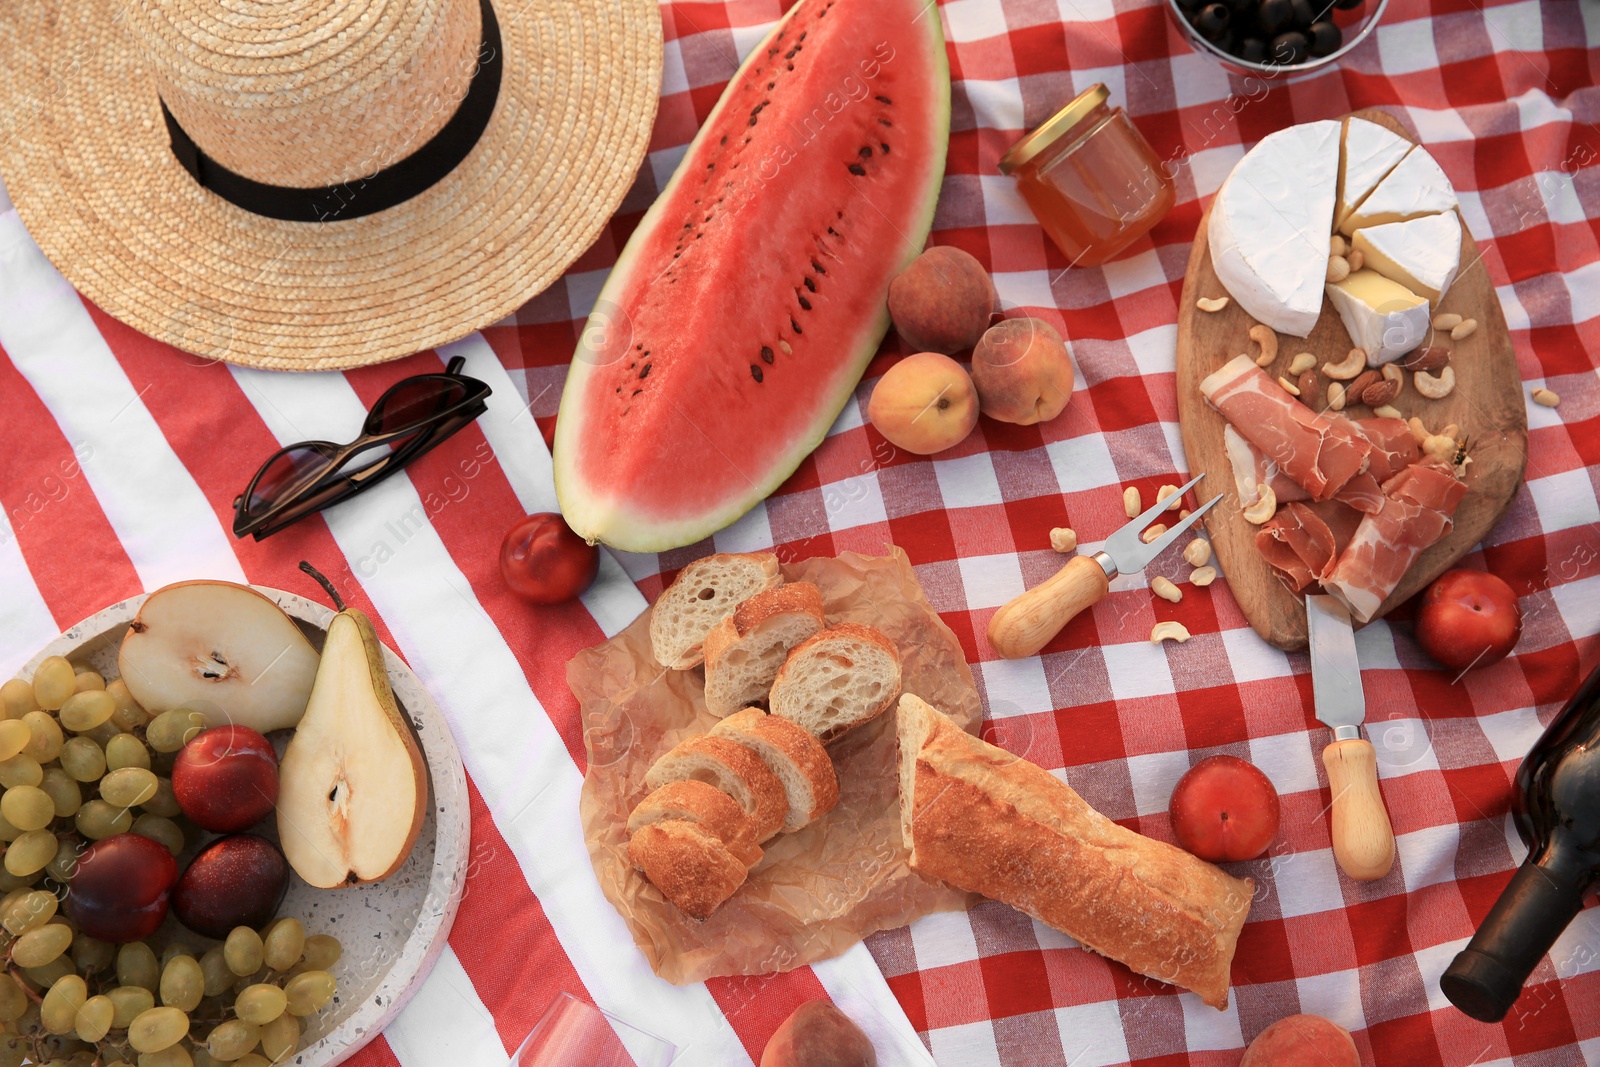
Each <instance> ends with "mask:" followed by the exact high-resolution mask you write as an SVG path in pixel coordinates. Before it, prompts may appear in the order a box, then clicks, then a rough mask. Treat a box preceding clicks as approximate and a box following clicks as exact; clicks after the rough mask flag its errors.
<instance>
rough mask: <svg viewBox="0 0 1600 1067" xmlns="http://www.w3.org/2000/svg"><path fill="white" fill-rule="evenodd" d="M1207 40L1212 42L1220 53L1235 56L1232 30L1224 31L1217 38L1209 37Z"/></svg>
mask: <svg viewBox="0 0 1600 1067" xmlns="http://www.w3.org/2000/svg"><path fill="white" fill-rule="evenodd" d="M1206 40H1208V41H1210V42H1211V43H1212V44H1213V45H1215V46H1216V47H1217V50H1218V51H1221V52H1226V53H1228V54H1229V55H1232V54H1233V31H1232V30H1223V31H1222V32H1221V33H1219V34H1217V35H1216V36H1215V37H1207V38H1206Z"/></svg>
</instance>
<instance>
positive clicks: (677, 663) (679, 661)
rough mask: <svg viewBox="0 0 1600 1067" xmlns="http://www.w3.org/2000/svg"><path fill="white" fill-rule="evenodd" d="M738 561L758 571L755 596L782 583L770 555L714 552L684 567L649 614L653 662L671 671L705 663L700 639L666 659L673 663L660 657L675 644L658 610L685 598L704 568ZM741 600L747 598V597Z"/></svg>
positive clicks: (702, 644) (662, 591)
mask: <svg viewBox="0 0 1600 1067" xmlns="http://www.w3.org/2000/svg"><path fill="white" fill-rule="evenodd" d="M737 561H743V562H747V563H750V564H753V565H754V566H755V567H756V568H757V569H758V570H759V571H760V573H761V580H762V584H761V588H760V589H759V590H757V593H760V592H764V591H768V590H771V589H773V588H775V587H777V586H779V585H781V584H782V582H783V575H782V574H781V573H780V572H779V570H778V557H777V556H776V555H774V554H773V553H771V552H716V553H713V554H712V555H709V556H703V557H701V558H700V559H697V560H695V561H694V562H692V563H689V564H687V565H686V566H685V567H684V568H683V569H682V570H680V571H679V572H678V576H677V577H676V578H674V579H673V580H672V582H671V584H670V585H668V586H667V587H666V588H665V589H663V590H661V595H660V596H658V597H657V598H656V602H655V607H654V609H652V611H651V616H650V647H651V652H652V654H653V655H654V656H655V657H656V662H658V663H660V664H661V665H662V666H663V667H667V668H669V669H671V670H679V671H686V670H691V669H693V668H694V667H697V666H699V665H700V664H701V663H702V662H703V661H704V660H705V649H704V639H703V638H702V640H701V641H700V642H696V643H695V644H693V645H691V646H690V647H689V648H688V649H686V650H685V651H683V652H682V653H680V654H678V655H677V656H676V657H675V658H674V657H670V656H669V657H667V658H671V659H672V662H670V663H669V662H667V659H664V658H663V656H662V652H663V649H664V648H666V647H667V646H669V645H672V644H675V642H674V641H673V640H672V638H671V636H670V635H669V634H668V633H667V630H666V626H667V624H666V622H665V620H664V619H663V618H662V615H661V612H660V610H659V609H660V607H661V605H662V603H663V602H666V603H669V604H670V603H671V601H672V600H673V599H674V598H679V597H686V596H688V595H689V594H688V587H689V586H691V585H693V584H695V583H696V582H698V581H700V580H701V579H700V577H699V576H700V575H701V574H703V573H704V572H705V571H706V569H708V568H714V567H719V566H726V565H728V564H731V563H734V562H737ZM753 595H754V594H753ZM744 599H749V598H748V597H746V598H744ZM740 603H742V601H740ZM737 607H738V604H737V603H735V604H730V605H728V608H727V610H728V611H729V612H732V611H734V610H735V609H736V608H737ZM712 625H713V626H715V625H716V624H715V623H713V624H712Z"/></svg>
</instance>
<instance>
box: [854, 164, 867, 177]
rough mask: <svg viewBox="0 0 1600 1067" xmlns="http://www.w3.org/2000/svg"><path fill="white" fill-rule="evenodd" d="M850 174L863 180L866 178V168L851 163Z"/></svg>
mask: <svg viewBox="0 0 1600 1067" xmlns="http://www.w3.org/2000/svg"><path fill="white" fill-rule="evenodd" d="M850 173H851V174H854V175H855V176H856V177H858V178H865V177H866V176H867V168H866V167H863V166H862V165H861V164H859V163H852V164H850Z"/></svg>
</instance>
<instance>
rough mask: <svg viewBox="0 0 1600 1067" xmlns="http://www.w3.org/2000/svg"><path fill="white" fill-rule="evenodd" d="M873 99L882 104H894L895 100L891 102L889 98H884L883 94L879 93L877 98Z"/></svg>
mask: <svg viewBox="0 0 1600 1067" xmlns="http://www.w3.org/2000/svg"><path fill="white" fill-rule="evenodd" d="M872 99H874V100H876V101H877V102H878V103H880V104H892V103H894V101H893V100H890V99H889V98H888V97H887V96H884V95H883V94H882V93H879V94H878V95H877V96H875V97H873V98H872Z"/></svg>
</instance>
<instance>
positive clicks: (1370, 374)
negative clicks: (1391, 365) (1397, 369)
mask: <svg viewBox="0 0 1600 1067" xmlns="http://www.w3.org/2000/svg"><path fill="white" fill-rule="evenodd" d="M1381 381H1383V375H1381V374H1379V373H1378V372H1377V371H1375V370H1364V371H1362V372H1361V373H1360V374H1358V375H1356V378H1355V381H1353V382H1351V383H1350V384H1349V385H1347V386H1345V390H1344V393H1345V396H1349V397H1355V398H1356V399H1357V400H1360V399H1361V394H1362V393H1364V392H1366V391H1367V386H1369V385H1375V384H1377V383H1378V382H1381Z"/></svg>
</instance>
